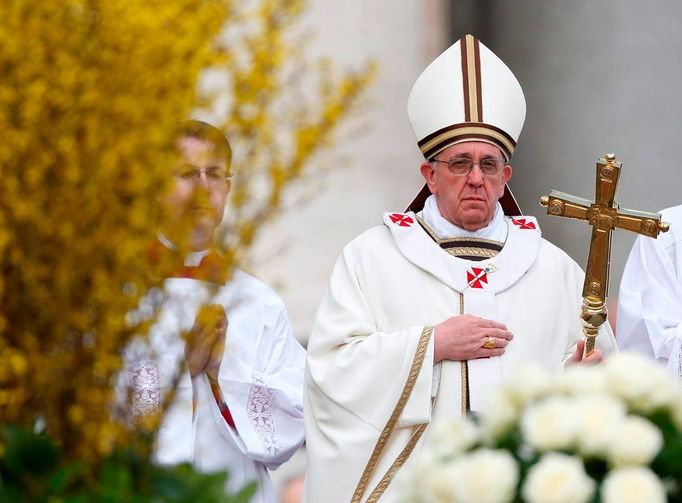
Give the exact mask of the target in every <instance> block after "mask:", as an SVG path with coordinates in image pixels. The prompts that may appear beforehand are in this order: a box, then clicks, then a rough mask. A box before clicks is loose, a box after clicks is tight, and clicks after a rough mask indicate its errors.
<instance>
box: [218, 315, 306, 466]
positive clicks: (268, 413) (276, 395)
mask: <svg viewBox="0 0 682 503" xmlns="http://www.w3.org/2000/svg"><path fill="white" fill-rule="evenodd" d="M265 309H266V313H265V316H266V318H267V320H266V322H265V324H264V326H263V333H261V334H253V338H254V344H256V343H257V342H256V340H260V341H261V344H260V345H259V346H258V347H257V348H256V352H257V353H259V354H257V355H256V358H258V360H257V362H258V363H257V364H254V365H249V364H247V363H245V362H244V361H242V360H240V359H239V358H236V357H235V356H234V355H232V354H231V353H230V352H229V351H227V352H226V354H225V356H224V358H223V361H222V363H221V370H220V373H219V379H218V380H219V383H220V387H221V391H222V395H223V399H224V400H225V403H226V404H227V406H228V408H229V409H230V413H231V415H232V418H233V419H234V422H235V427H236V431H235V430H233V429H232V428H230V427H229V426H227V424H225V429H226V430H229V434H230V435H231V436H232V438H233V440H234V441H235V442H236V443H237V445H238V446H239V448H240V449H241V450H242V452H243V453H244V454H245V455H246V456H248V457H250V458H251V459H254V460H256V461H259V462H261V463H263V464H265V465H266V466H267V467H268V468H271V469H273V468H276V467H277V466H279V465H280V464H282V463H283V462H285V461H286V460H288V459H289V458H290V457H291V456H292V455H293V454H294V453H295V452H296V450H297V449H298V448H299V447H300V446H301V444H302V443H303V440H304V430H303V370H304V366H305V351H304V350H303V348H302V347H301V345H300V344H299V343H298V342H297V341H296V339H295V338H294V336H293V334H292V331H291V325H290V324H289V320H288V317H287V314H286V311H285V309H284V307H283V306H266V307H265ZM267 341H271V342H272V341H274V342H272V344H271V345H270V343H269V342H267ZM266 346H267V347H266ZM214 414H216V415H217V416H220V411H219V410H218V408H217V406H216V407H215V408H214ZM220 421H222V422H223V423H224V419H222V417H220Z"/></svg>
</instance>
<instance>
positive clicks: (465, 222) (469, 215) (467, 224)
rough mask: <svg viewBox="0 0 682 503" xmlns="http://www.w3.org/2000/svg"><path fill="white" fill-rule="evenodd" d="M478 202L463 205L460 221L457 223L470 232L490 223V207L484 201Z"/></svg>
mask: <svg viewBox="0 0 682 503" xmlns="http://www.w3.org/2000/svg"><path fill="white" fill-rule="evenodd" d="M478 203H479V204H474V205H466V206H465V205H462V209H461V211H460V218H459V223H457V222H455V223H457V225H459V226H460V227H461V228H463V229H464V230H467V231H470V232H471V231H477V230H479V229H482V228H483V227H485V226H486V225H488V223H489V218H488V208H487V207H486V205H485V203H484V202H482V201H478Z"/></svg>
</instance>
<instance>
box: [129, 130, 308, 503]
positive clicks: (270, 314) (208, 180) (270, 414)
mask: <svg viewBox="0 0 682 503" xmlns="http://www.w3.org/2000/svg"><path fill="white" fill-rule="evenodd" d="M177 148H178V158H177V162H176V164H175V166H174V167H173V177H174V178H173V183H172V186H171V189H170V191H169V193H167V194H165V195H164V197H163V198H162V204H163V222H162V225H161V228H160V230H159V234H158V243H157V244H156V245H155V246H154V247H153V248H152V250H151V251H150V257H151V259H152V261H153V263H154V264H155V267H154V271H153V273H154V274H156V275H160V276H161V277H160V278H159V279H160V280H161V283H160V285H159V286H160V288H158V289H156V290H155V291H152V292H150V294H149V295H147V296H146V297H145V298H144V299H143V301H142V302H141V304H140V308H139V310H138V312H137V313H135V315H136V316H138V317H140V318H142V319H144V318H145V317H150V315H151V314H153V313H154V312H155V311H157V310H158V318H157V320H156V322H155V323H154V325H153V326H152V328H151V330H150V332H149V335H148V338H147V339H146V340H144V341H143V340H138V341H135V343H134V344H132V345H131V346H130V347H129V348H128V350H127V351H126V354H125V368H124V371H123V372H122V373H121V375H120V379H119V388H120V390H121V391H122V392H124V393H127V394H128V395H129V396H130V398H131V400H132V404H131V406H132V408H131V415H132V416H133V418H134V417H135V416H141V415H145V414H148V413H150V412H155V411H158V409H159V407H160V406H161V404H162V403H163V401H164V398H166V397H167V396H169V393H170V391H171V390H173V389H174V396H173V398H172V401H171V404H170V406H169V408H168V409H167V412H166V414H165V416H164V417H163V420H162V422H161V425H160V428H159V431H158V435H157V444H156V449H155V458H156V459H157V460H158V461H159V462H161V463H168V464H175V463H180V462H192V463H193V464H194V465H195V466H196V467H197V468H198V469H199V470H201V471H205V472H219V471H227V472H229V489H230V490H231V491H234V490H237V489H239V488H241V487H243V486H244V485H246V484H247V483H249V482H252V481H256V482H257V483H258V492H257V494H256V495H255V496H254V497H253V498H252V499H251V502H252V503H274V502H275V501H276V495H275V492H274V489H273V487H272V485H271V482H270V478H269V475H268V469H273V468H276V467H277V466H279V465H280V464H281V463H283V462H284V461H286V460H287V459H288V458H289V457H290V456H291V455H293V453H294V452H296V450H297V449H298V447H299V446H300V445H301V444H302V442H303V438H304V433H303V411H302V386H303V367H304V358H305V352H304V350H303V348H302V347H301V346H300V345H299V344H298V342H297V341H296V340H295V339H294V337H293V335H292V331H291V326H290V323H289V319H288V316H287V312H286V309H285V307H284V305H283V303H282V301H281V300H280V298H279V297H278V296H277V294H276V293H275V292H274V291H273V290H272V289H270V288H269V287H268V286H266V285H265V284H263V283H261V282H260V281H259V280H257V279H256V278H254V277H252V276H250V275H248V274H246V273H245V272H243V271H240V270H232V271H230V270H229V268H228V264H226V263H225V261H224V260H223V258H222V257H221V256H220V254H219V252H218V250H217V249H216V247H215V243H214V233H215V229H216V227H217V226H218V225H219V224H220V222H221V220H222V218H223V213H224V209H225V204H226V200H227V196H228V194H229V191H230V183H231V182H230V177H231V154H232V152H231V148H230V145H229V143H228V142H227V140H226V139H225V137H224V135H223V134H222V133H221V132H220V131H219V130H217V129H216V128H214V127H213V126H210V125H208V124H206V123H203V122H199V121H191V122H189V123H187V124H186V125H185V127H184V129H183V131H182V132H181V134H180V137H179V139H178V141H177ZM178 372H180V373H179V374H178Z"/></svg>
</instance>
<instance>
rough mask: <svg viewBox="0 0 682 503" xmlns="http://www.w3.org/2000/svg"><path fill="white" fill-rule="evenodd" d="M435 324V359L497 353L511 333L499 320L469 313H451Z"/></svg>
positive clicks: (495, 354) (463, 358)
mask: <svg viewBox="0 0 682 503" xmlns="http://www.w3.org/2000/svg"><path fill="white" fill-rule="evenodd" d="M434 328H435V339H434V353H433V361H434V362H436V363H437V362H439V361H441V360H459V361H462V360H473V359H475V358H490V357H491V356H500V355H502V354H503V353H504V348H505V347H506V346H507V344H509V341H511V340H512V339H513V337H514V336H513V335H512V334H511V332H509V331H508V330H507V327H506V326H505V325H503V324H502V323H499V322H497V321H494V320H486V319H484V318H479V317H477V316H473V315H470V314H464V315H462V316H453V317H452V318H448V319H447V320H445V321H444V322H442V323H441V324H439V325H436V327H434ZM493 344H494V345H493ZM484 345H485V346H488V347H484Z"/></svg>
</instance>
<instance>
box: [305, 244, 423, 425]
mask: <svg viewBox="0 0 682 503" xmlns="http://www.w3.org/2000/svg"><path fill="white" fill-rule="evenodd" d="M362 253H363V252H362V250H354V248H353V246H352V245H349V246H347V247H346V249H344V252H343V254H342V255H341V257H340V258H339V260H338V261H337V263H336V265H335V267H334V271H333V273H332V277H331V280H330V286H329V290H328V291H327V294H326V295H325V298H324V299H323V301H322V304H321V306H320V309H319V311H318V314H317V322H316V325H315V328H314V330H313V334H312V335H311V338H310V341H309V343H308V371H309V372H308V374H309V379H310V380H311V381H312V382H310V383H308V384H307V391H306V392H307V393H308V395H309V401H310V404H311V407H312V412H313V415H314V416H315V420H316V421H317V422H318V424H319V425H322V424H324V423H326V422H327V420H328V422H329V425H330V427H333V425H334V423H335V421H336V419H335V418H337V413H338V412H339V410H338V407H340V408H342V409H343V410H345V411H347V412H348V413H349V414H351V415H352V416H355V417H356V418H358V419H360V420H361V421H363V422H365V423H367V424H369V425H371V426H372V427H374V428H375V429H376V430H378V431H381V430H382V429H383V427H384V426H385V424H386V422H387V420H388V418H389V416H390V415H391V412H392V411H393V409H394V407H395V405H396V403H397V401H398V399H399V397H400V395H401V393H402V391H403V388H404V386H405V382H406V380H407V378H408V374H409V371H410V368H411V366H412V362H413V359H414V357H415V352H416V350H417V346H418V343H419V340H420V338H421V336H422V333H423V331H424V329H425V327H423V326H414V327H405V328H404V329H402V330H397V331H393V332H384V331H381V330H380V329H379V327H378V325H379V322H378V321H377V318H378V317H379V316H380V315H378V314H377V313H376V312H374V311H376V307H374V306H373V305H372V299H370V297H371V295H372V294H371V293H369V292H370V290H371V289H372V287H373V285H367V284H363V279H364V273H363V271H362V270H361V265H360V264H358V263H355V259H358V262H361V258H362ZM405 295H418V292H409V291H406V292H405ZM432 374H433V337H431V340H430V341H429V343H428V348H427V351H426V354H425V356H424V360H423V365H422V367H421V371H420V373H419V374H418V377H417V380H416V383H415V386H414V389H413V390H412V394H411V395H410V398H409V400H408V402H407V404H406V406H405V409H404V411H403V413H402V415H401V419H400V422H399V423H398V426H399V427H400V426H409V425H414V424H421V423H425V422H428V421H429V420H430V415H431V394H432V389H433V386H434V384H433V381H432Z"/></svg>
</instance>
